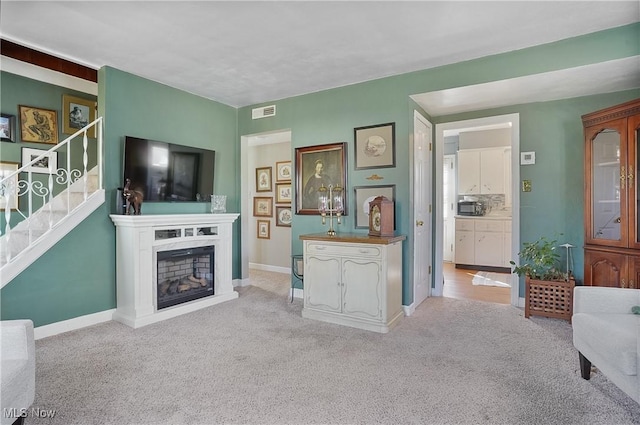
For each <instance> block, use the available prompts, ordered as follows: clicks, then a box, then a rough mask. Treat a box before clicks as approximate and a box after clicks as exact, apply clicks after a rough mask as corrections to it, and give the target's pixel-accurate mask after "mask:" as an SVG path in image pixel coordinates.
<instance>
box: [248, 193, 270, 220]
mask: <svg viewBox="0 0 640 425" xmlns="http://www.w3.org/2000/svg"><path fill="white" fill-rule="evenodd" d="M253 216H254V217H273V197H271V196H256V197H255V198H253Z"/></svg>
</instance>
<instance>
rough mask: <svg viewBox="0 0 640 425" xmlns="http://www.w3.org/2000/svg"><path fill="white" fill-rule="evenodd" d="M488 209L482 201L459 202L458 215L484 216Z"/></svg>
mask: <svg viewBox="0 0 640 425" xmlns="http://www.w3.org/2000/svg"><path fill="white" fill-rule="evenodd" d="M485 211H486V209H485V206H484V203H482V202H480V201H459V202H458V215H476V216H477V215H484V213H485Z"/></svg>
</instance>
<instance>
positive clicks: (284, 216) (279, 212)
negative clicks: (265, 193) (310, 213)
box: [276, 205, 293, 227]
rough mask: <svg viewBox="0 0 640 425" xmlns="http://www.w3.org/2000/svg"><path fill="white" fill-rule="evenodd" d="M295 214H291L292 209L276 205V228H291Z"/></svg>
mask: <svg viewBox="0 0 640 425" xmlns="http://www.w3.org/2000/svg"><path fill="white" fill-rule="evenodd" d="M292 219H293V214H292V213H291V207H288V206H287V207H283V206H277V205H276V226H280V227H291V220H292Z"/></svg>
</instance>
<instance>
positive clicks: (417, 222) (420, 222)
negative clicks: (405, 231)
mask: <svg viewBox="0 0 640 425" xmlns="http://www.w3.org/2000/svg"><path fill="white" fill-rule="evenodd" d="M423 224H424V221H422V220H418V221H416V226H422V225H423Z"/></svg>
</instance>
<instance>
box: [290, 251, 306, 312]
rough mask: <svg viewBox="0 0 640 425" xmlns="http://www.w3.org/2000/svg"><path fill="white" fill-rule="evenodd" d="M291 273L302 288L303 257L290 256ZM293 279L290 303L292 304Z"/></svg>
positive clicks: (292, 280)
mask: <svg viewBox="0 0 640 425" xmlns="http://www.w3.org/2000/svg"><path fill="white" fill-rule="evenodd" d="M291 273H293V275H294V276H295V277H296V279H298V280H299V281H300V283H302V286H303V287H304V257H303V256H302V255H292V256H291ZM294 283H295V280H294V279H291V302H293V284H294Z"/></svg>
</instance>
